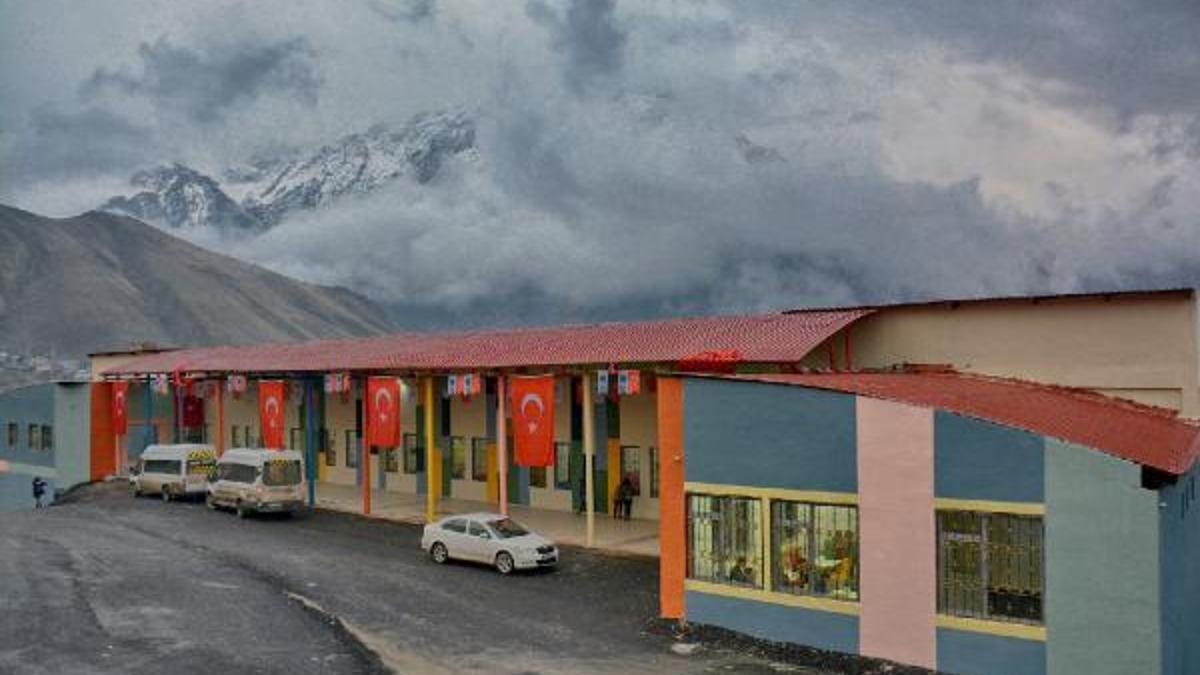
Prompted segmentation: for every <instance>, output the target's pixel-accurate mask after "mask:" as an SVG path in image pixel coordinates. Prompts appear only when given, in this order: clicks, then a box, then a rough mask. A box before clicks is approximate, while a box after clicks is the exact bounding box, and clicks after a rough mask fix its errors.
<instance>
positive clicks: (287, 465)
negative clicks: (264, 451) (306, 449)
mask: <svg viewBox="0 0 1200 675" xmlns="http://www.w3.org/2000/svg"><path fill="white" fill-rule="evenodd" d="M299 482H300V462H297V461H296V460H294V459H275V460H270V461H268V462H264V463H263V484H264V485H295V484H297V483H299Z"/></svg>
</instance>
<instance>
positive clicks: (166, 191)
mask: <svg viewBox="0 0 1200 675" xmlns="http://www.w3.org/2000/svg"><path fill="white" fill-rule="evenodd" d="M130 183H131V184H132V185H133V186H134V187H135V188H141V191H140V192H137V193H136V194H133V195H131V196H128V197H113V198H112V199H110V200H108V201H107V202H105V204H104V205H103V206H101V207H100V208H101V210H103V211H108V212H111V213H120V214H124V215H127V216H132V217H134V218H137V219H139V220H144V221H147V222H151V223H154V224H156V225H159V226H163V227H166V228H170V229H181V228H201V227H213V228H216V229H217V230H218V231H219V232H221V233H225V234H229V233H238V232H241V233H247V232H254V231H255V230H261V229H263V228H262V223H260V222H259V221H258V220H257V219H255V218H254V216H251V215H250V214H249V213H247V212H246V211H245V210H243V209H242V207H241V205H240V204H238V203H237V202H235V201H234V200H233V199H231V198H230V197H229V195H227V194H225V191H224V190H222V189H221V186H220V185H218V184H217V182H216V181H215V180H213V179H212V178H210V177H208V176H206V175H204V174H202V173H200V172H199V171H196V170H195V169H192V168H190V167H187V166H184V165H182V164H172V165H169V166H159V167H155V168H153V169H149V170H147V171H139V172H138V173H136V174H134V175H133V178H132V179H131V180H130Z"/></svg>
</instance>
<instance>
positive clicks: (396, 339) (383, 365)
mask: <svg viewBox="0 0 1200 675" xmlns="http://www.w3.org/2000/svg"><path fill="white" fill-rule="evenodd" d="M870 313H871V310H869V309H855V310H846V311H824V312H806V313H803V314H759V315H745V316H712V317H700V318H686V319H670V320H665V321H638V322H628V323H601V324H588V325H573V326H554V327H542V328H513V329H503V330H472V331H459V332H447V333H402V334H398V335H390V336H385V337H378V338H363V339H349V340H347V339H343V340H318V341H311V342H295V343H277V344H263V345H253V346H247V347H210V348H198V349H180V350H176V351H170V352H162V353H157V354H145V355H139V356H134V357H133V358H131V359H130V360H129V361H126V362H125V363H122V364H120V365H118V366H115V367H113V368H110V369H108V370H106V371H105V372H104V373H103V374H104V375H108V376H121V375H126V376H128V375H145V374H149V373H170V372H176V371H178V372H182V373H189V372H190V373H198V372H205V373H225V372H233V373H288V372H294V373H310V372H328V371H345V370H363V371H392V372H413V371H442V372H446V371H449V372H453V371H456V370H495V369H503V368H521V367H538V366H545V367H550V366H554V367H563V366H575V365H588V364H610V363H611V364H620V363H666V364H674V363H676V362H678V361H681V360H686V359H688V358H690V357H695V356H696V355H698V354H702V353H705V352H726V353H736V354H737V355H738V357H739V360H740V361H741V362H743V363H795V362H798V361H800V360H801V359H803V358H804V357H805V356H806V355H808V353H809V352H811V351H812V350H813V349H814V348H816V347H817V346H818V345H820V344H821V343H822V342H824V341H825V340H826V339H828V338H829V337H831V336H833V335H834V334H835V333H837V332H838V331H840V330H841V329H842V328H845V327H846V326H848V325H850V324H851V323H853V322H854V321H856V320H857V319H859V318H860V317H862V316H865V315H867V314H870Z"/></svg>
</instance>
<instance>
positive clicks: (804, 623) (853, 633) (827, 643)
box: [685, 591, 858, 654]
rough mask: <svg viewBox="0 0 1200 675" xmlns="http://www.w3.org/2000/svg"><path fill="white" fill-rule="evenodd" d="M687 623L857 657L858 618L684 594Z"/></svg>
mask: <svg viewBox="0 0 1200 675" xmlns="http://www.w3.org/2000/svg"><path fill="white" fill-rule="evenodd" d="M685 601H686V603H687V618H688V621H693V622H696V623H704V624H710V625H713V626H721V627H723V628H728V629H730V630H736V631H738V632H740V633H745V634H747V635H753V636H754V637H758V638H762V639H764V640H773V641H775V642H793V643H796V644H802V645H807V646H809V647H816V648H818V649H825V650H829V651H837V652H843V653H846V654H857V653H858V617H857V616H853V615H848V614H837V613H834V612H820V611H815V610H809V609H804V608H802V607H789V606H787V605H776V604H773V603H769V602H756V601H754V600H748V599H744V598H730V597H726V596H720V595H709V594H707V593H697V592H695V591H688V592H687V597H686V600H685Z"/></svg>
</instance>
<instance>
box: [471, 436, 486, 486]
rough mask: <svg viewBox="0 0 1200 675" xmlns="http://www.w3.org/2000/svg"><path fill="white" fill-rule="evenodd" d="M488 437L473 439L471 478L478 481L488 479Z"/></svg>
mask: <svg viewBox="0 0 1200 675" xmlns="http://www.w3.org/2000/svg"><path fill="white" fill-rule="evenodd" d="M487 442H488V441H487V439H486V438H472V439H471V478H472V480H477V481H484V482H486V481H487V478H488V475H487V472H488V471H487V467H488V448H487Z"/></svg>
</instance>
